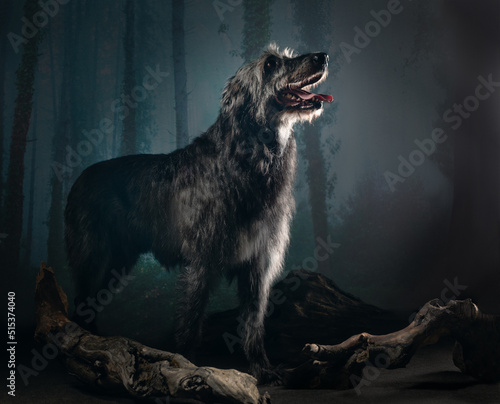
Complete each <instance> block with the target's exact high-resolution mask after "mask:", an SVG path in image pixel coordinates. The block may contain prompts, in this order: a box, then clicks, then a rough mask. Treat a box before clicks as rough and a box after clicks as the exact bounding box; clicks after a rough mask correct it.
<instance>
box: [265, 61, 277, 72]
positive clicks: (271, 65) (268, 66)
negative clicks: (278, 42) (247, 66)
mask: <svg viewBox="0 0 500 404" xmlns="http://www.w3.org/2000/svg"><path fill="white" fill-rule="evenodd" d="M276 66H278V62H277V61H276V59H275V58H269V59H267V60H266V64H265V67H264V69H265V71H266V73H271V72H272V71H273V70H274V69H276Z"/></svg>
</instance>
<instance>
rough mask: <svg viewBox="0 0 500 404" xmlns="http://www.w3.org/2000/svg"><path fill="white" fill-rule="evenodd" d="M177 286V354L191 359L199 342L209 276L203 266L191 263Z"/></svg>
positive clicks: (210, 284) (207, 294)
mask: <svg viewBox="0 0 500 404" xmlns="http://www.w3.org/2000/svg"><path fill="white" fill-rule="evenodd" d="M177 285H178V286H177V287H178V291H179V293H180V294H181V297H180V298H179V300H178V302H177V313H176V317H177V322H176V332H175V340H176V344H177V349H178V350H179V352H180V353H182V354H185V355H187V356H190V357H192V356H193V355H194V351H195V348H196V347H197V346H198V345H199V343H200V342H201V333H202V327H203V320H204V318H205V308H206V306H207V303H208V299H209V292H210V288H211V287H212V282H211V274H210V273H208V269H207V268H206V267H205V266H204V265H202V264H198V265H197V264H194V263H191V264H190V265H189V266H188V267H187V268H186V269H185V271H184V272H183V273H182V274H181V275H180V277H179V280H178V283H177Z"/></svg>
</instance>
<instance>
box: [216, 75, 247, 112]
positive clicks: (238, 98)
mask: <svg viewBox="0 0 500 404" xmlns="http://www.w3.org/2000/svg"><path fill="white" fill-rule="evenodd" d="M244 103H245V92H244V90H243V88H242V86H241V85H239V84H238V83H237V78H236V76H233V77H231V78H230V79H229V80H228V82H227V83H226V86H225V87H224V91H223V92H222V100H221V112H223V113H232V112H234V111H235V110H236V109H238V108H239V107H241V106H243V105H244Z"/></svg>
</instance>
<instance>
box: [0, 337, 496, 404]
mask: <svg viewBox="0 0 500 404" xmlns="http://www.w3.org/2000/svg"><path fill="white" fill-rule="evenodd" d="M19 344H20V345H21V344H22V345H23V346H24V347H23V348H22V347H21V346H20V345H18V346H19V348H20V349H21V348H22V351H20V352H19V355H18V357H17V364H18V365H19V364H24V365H26V366H29V365H30V362H31V360H32V354H31V353H30V352H29V351H30V350H31V347H30V345H29V344H28V343H25V344H24V343H22V341H20V342H19ZM451 350H452V344H451V341H449V342H443V343H439V344H438V345H435V346H430V347H426V348H422V349H421V350H420V351H419V352H417V354H416V355H415V357H414V358H413V359H412V360H411V362H410V364H409V365H408V367H407V368H406V369H396V370H381V373H380V375H379V376H378V377H375V378H374V379H373V380H372V381H370V384H369V385H365V386H363V387H362V388H361V389H360V390H359V394H358V393H357V392H356V391H355V390H346V391H335V390H290V389H285V388H283V387H270V386H263V387H262V388H261V389H260V390H261V391H262V392H264V391H268V392H269V394H270V395H271V402H272V403H273V404H295V403H297V404H299V403H300V404H305V403H314V404H321V403H346V404H349V403H357V404H358V403H363V404H364V403H374V404H375V403H384V404H392V403H394V404H400V403H410V404H412V403H432V404H433V403H442V404H448V403H449V404H452V403H453V404H455V403H481V404H500V384H498V383H497V384H489V385H488V384H480V383H477V382H476V381H475V380H474V379H472V378H470V377H468V376H465V375H462V374H461V373H460V371H459V370H458V369H457V368H456V367H455V366H454V364H453V361H452V356H451ZM229 360H231V358H225V359H224V361H225V362H226V364H227V365H226V367H236V368H239V369H240V370H244V367H241V366H238V363H231V362H227V361H229ZM207 361H208V362H207ZM202 362H203V363H196V361H195V363H196V364H198V365H212V366H214V365H218V366H223V365H221V364H220V362H219V360H215V361H210V360H209V359H206V358H205V359H203V361H202ZM243 366H244V364H243ZM28 382H29V384H28V386H25V385H24V383H23V381H22V380H21V378H20V377H19V376H17V383H16V397H15V398H14V397H10V396H8V395H7V394H6V392H5V387H4V388H3V389H2V390H3V391H4V392H5V393H3V394H2V396H1V397H0V403H29V404H31V403H33V404H34V403H36V404H53V403H55V404H73V403H75V404H76V403H78V404H80V403H85V404H86V403H89V404H114V403H120V404H137V403H146V404H147V403H155V404H160V401H156V402H155V401H154V400H148V401H137V400H133V399H129V398H122V397H114V396H103V395H99V394H97V393H92V392H89V391H88V390H86V389H85V388H84V386H82V385H81V384H80V383H79V382H78V380H76V379H74V378H73V377H72V376H70V375H68V374H67V373H66V371H65V369H64V367H63V366H62V365H61V364H60V363H59V362H58V361H57V360H53V361H51V362H50V363H49V365H48V366H47V367H46V368H45V369H44V370H42V371H40V373H39V375H38V376H33V377H30V378H29V379H28ZM161 403H164V404H175V403H194V402H193V401H185V400H184V401H179V400H172V399H170V400H168V399H163V401H161Z"/></svg>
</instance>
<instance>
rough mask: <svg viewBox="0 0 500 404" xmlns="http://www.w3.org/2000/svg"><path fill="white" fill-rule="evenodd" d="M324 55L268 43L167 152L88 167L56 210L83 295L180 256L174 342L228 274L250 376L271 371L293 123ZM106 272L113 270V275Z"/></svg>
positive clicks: (188, 333)
mask: <svg viewBox="0 0 500 404" xmlns="http://www.w3.org/2000/svg"><path fill="white" fill-rule="evenodd" d="M327 67H328V55H327V54H325V53H310V54H306V55H302V56H295V55H294V54H293V53H292V51H290V50H285V51H283V52H280V51H279V50H278V49H277V47H275V46H270V47H269V49H267V51H265V52H264V54H263V55H262V56H261V57H259V58H258V59H257V60H255V61H253V62H251V63H249V64H247V65H244V66H243V67H241V68H240V69H239V70H238V72H237V73H236V75H235V76H234V77H232V78H231V79H230V80H229V81H228V83H227V85H226V87H225V89H224V92H223V94H222V103H221V108H220V114H219V117H218V118H217V121H216V122H215V124H213V125H212V126H211V127H210V128H209V129H208V130H207V132H206V133H204V134H202V135H201V136H199V137H198V138H196V139H195V140H194V141H193V142H192V143H191V144H189V145H188V146H186V147H185V148H183V149H180V150H176V151H174V152H173V153H170V154H167V155H165V154H158V155H134V156H124V157H119V158H115V159H112V160H108V161H103V162H101V163H97V164H95V165H92V166H91V167H88V168H87V169H86V170H85V171H84V172H83V173H82V174H81V176H80V177H79V178H78V179H77V181H76V182H75V184H74V185H73V187H72V189H71V192H70V194H69V196H68V202H67V206H66V211H65V220H66V234H65V235H66V249H67V256H68V259H69V264H70V266H71V268H72V270H73V271H74V274H75V277H76V283H77V289H78V296H77V299H76V301H77V302H78V304H77V305H76V315H77V317H78V316H79V317H80V320H82V319H83V320H89V319H88V318H87V319H85V307H86V306H85V304H84V302H85V299H88V297H89V296H95V294H96V293H97V291H98V290H99V288H100V287H103V285H108V283H109V282H110V280H111V278H112V274H111V271H112V270H113V269H116V270H118V271H121V270H122V268H124V269H125V271H128V270H130V269H131V268H132V267H133V265H134V264H135V262H136V261H137V258H138V257H139V255H140V254H141V253H145V252H148V251H152V252H153V254H154V256H155V257H156V259H157V260H158V261H159V262H160V263H161V264H162V265H163V266H165V267H171V266H174V265H177V264H179V265H181V266H182V267H183V268H185V269H184V271H183V272H182V274H181V275H180V277H179V278H180V279H179V281H178V283H179V288H180V290H181V291H182V292H183V297H182V298H181V299H180V300H179V302H178V316H177V331H176V340H177V342H178V345H179V349H180V351H181V352H186V351H188V350H189V349H191V348H193V347H194V346H196V344H197V342H198V341H199V339H200V333H201V326H202V320H203V312H204V309H205V307H206V305H207V301H208V298H209V291H210V289H213V287H214V286H215V285H216V284H217V279H218V278H220V275H221V274H224V275H225V276H227V277H228V278H229V279H231V280H232V279H234V278H236V279H237V281H238V293H239V299H240V301H241V313H242V318H243V319H244V322H245V326H244V337H243V341H244V351H245V354H246V356H247V358H248V360H249V362H250V368H251V369H250V371H251V373H253V375H255V376H256V377H257V378H258V379H259V380H260V381H264V382H265V381H268V380H269V379H270V378H272V377H273V371H272V369H271V365H270V363H269V361H268V358H267V356H266V352H265V349H264V343H263V335H264V313H265V309H266V305H267V302H268V296H269V292H270V289H271V285H272V283H273V281H274V280H275V279H276V278H277V276H278V275H279V274H280V271H281V268H282V265H283V257H284V255H285V251H286V248H287V245H288V241H289V227H290V220H291V218H292V213H293V211H294V199H293V181H294V176H295V167H296V146H295V139H294V136H293V133H292V126H293V124H294V123H295V122H298V121H311V120H312V119H313V118H315V117H317V116H319V115H320V114H321V112H322V106H323V102H331V101H332V97H331V96H330V95H322V94H314V93H312V92H310V89H311V87H312V86H314V85H316V84H317V83H319V82H320V81H321V80H323V79H324V78H325V77H326V75H327ZM115 274H116V272H115Z"/></svg>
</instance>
